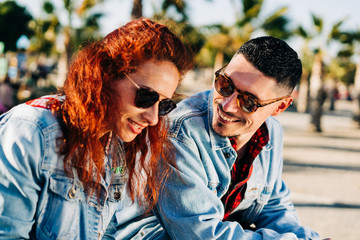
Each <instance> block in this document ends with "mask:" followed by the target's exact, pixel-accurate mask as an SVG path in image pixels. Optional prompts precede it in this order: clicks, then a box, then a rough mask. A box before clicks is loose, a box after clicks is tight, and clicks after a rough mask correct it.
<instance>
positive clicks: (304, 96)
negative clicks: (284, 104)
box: [296, 74, 309, 113]
mask: <svg viewBox="0 0 360 240" xmlns="http://www.w3.org/2000/svg"><path fill="white" fill-rule="evenodd" d="M308 77H309V75H308V74H303V76H302V77H301V79H300V85H299V98H298V101H297V105H296V110H297V111H298V112H301V113H304V112H307V110H308V97H309V80H308Z"/></svg>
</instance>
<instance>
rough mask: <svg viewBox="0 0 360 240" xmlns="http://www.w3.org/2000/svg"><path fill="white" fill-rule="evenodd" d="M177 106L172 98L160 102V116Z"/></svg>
mask: <svg viewBox="0 0 360 240" xmlns="http://www.w3.org/2000/svg"><path fill="white" fill-rule="evenodd" d="M175 108H176V103H175V102H174V101H173V100H171V99H164V100H162V101H160V102H159V117H161V116H164V115H166V114H168V113H169V112H171V111H172V110H174V109H175Z"/></svg>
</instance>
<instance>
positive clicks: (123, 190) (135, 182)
mask: <svg viewBox="0 0 360 240" xmlns="http://www.w3.org/2000/svg"><path fill="white" fill-rule="evenodd" d="M192 64H193V59H192V54H191V53H190V52H189V50H188V49H187V48H186V47H185V46H184V45H183V44H182V43H181V41H180V40H179V39H178V38H177V37H176V36H175V35H174V34H173V33H171V32H170V31H169V29H168V28H167V27H166V26H164V25H162V24H159V23H155V22H153V21H151V20H148V19H145V18H141V19H137V20H133V21H131V22H129V23H128V24H126V25H124V26H123V27H120V28H118V29H116V30H115V31H113V32H111V33H110V34H109V35H107V36H106V37H105V38H104V39H103V40H101V41H98V42H94V43H91V44H88V45H86V46H85V47H83V48H82V49H80V50H79V51H78V53H77V54H76V57H75V58H74V59H73V61H72V63H71V65H70V68H69V72H68V76H67V79H66V81H65V83H64V87H63V89H62V90H61V91H59V94H57V95H49V96H44V97H42V98H39V99H35V100H32V101H29V102H27V103H24V104H21V105H18V106H16V107H14V108H12V109H11V110H10V111H9V112H7V113H5V114H3V115H1V116H0V238H1V239H2V238H6V239H11V238H22V239H86V240H87V239H99V238H102V237H103V236H104V234H105V232H106V230H107V228H108V225H109V223H110V221H111V219H112V218H113V216H114V212H115V209H116V206H117V205H119V206H120V205H126V204H122V201H123V200H124V199H130V200H131V201H132V202H137V203H139V205H140V206H146V209H148V210H150V209H151V208H152V207H153V206H154V204H155V203H156V201H157V198H158V193H159V190H160V186H161V182H162V181H164V180H165V179H166V177H167V175H168V174H169V169H166V168H164V166H171V165H172V164H173V163H172V160H173V159H172V157H173V156H172V154H171V146H170V144H169V143H168V141H167V138H166V132H167V128H166V122H165V121H166V117H164V116H165V115H166V114H167V113H169V112H170V111H171V110H173V109H174V108H175V107H176V104H175V102H174V101H173V100H172V99H171V98H172V96H173V94H174V92H175V90H176V88H177V86H178V84H179V82H180V80H181V78H182V77H183V76H184V74H185V73H186V72H187V71H188V70H189V69H190V68H191V67H192ZM164 163H165V164H164ZM160 165H161V170H160ZM125 207H126V206H125Z"/></svg>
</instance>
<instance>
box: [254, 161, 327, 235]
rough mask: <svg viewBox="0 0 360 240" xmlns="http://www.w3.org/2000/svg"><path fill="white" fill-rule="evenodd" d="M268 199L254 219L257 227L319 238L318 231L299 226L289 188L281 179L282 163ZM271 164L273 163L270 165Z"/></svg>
mask: <svg viewBox="0 0 360 240" xmlns="http://www.w3.org/2000/svg"><path fill="white" fill-rule="evenodd" d="M282 163H283V161H282V160H281V161H280V164H279V168H280V169H279V170H278V174H277V178H276V182H275V186H274V189H273V192H272V193H271V196H270V199H269V201H268V202H267V204H265V205H264V208H263V209H262V211H261V212H260V213H259V215H258V216H257V217H256V219H254V223H255V225H256V227H257V229H264V230H265V229H272V230H274V231H276V232H278V233H286V232H292V233H294V234H295V235H296V236H297V237H298V238H299V239H304V240H305V239H312V240H318V239H320V237H319V235H318V233H316V232H315V231H313V230H312V229H310V228H309V227H306V226H301V224H300V220H299V217H298V214H297V212H296V210H295V208H294V204H293V203H292V201H290V199H289V197H290V190H289V188H288V187H287V185H286V183H285V182H284V181H283V180H282V177H281V175H282V174H281V173H282V165H283V164H282ZM272 166H273V165H272Z"/></svg>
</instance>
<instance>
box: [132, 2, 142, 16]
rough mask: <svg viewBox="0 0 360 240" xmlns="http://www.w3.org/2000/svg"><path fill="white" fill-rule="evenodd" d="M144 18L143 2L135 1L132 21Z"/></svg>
mask: <svg viewBox="0 0 360 240" xmlns="http://www.w3.org/2000/svg"><path fill="white" fill-rule="evenodd" d="M139 17H142V0H133V8H132V11H131V19H136V18H139Z"/></svg>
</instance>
